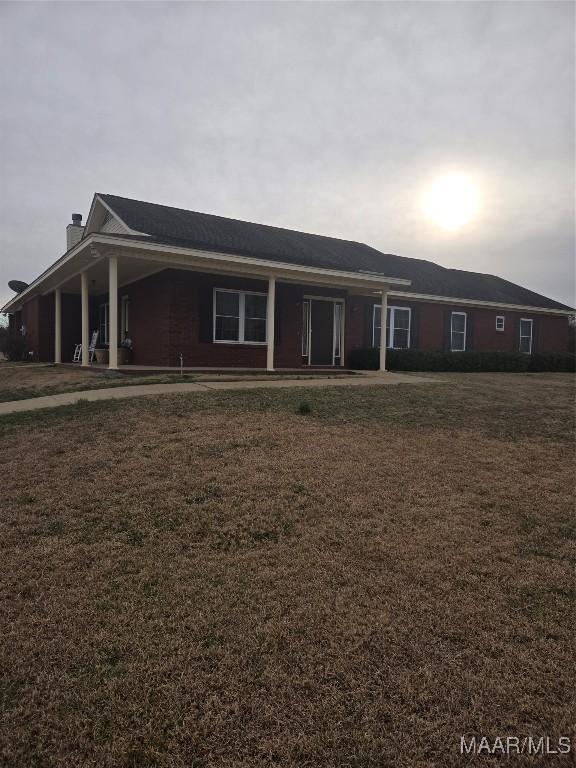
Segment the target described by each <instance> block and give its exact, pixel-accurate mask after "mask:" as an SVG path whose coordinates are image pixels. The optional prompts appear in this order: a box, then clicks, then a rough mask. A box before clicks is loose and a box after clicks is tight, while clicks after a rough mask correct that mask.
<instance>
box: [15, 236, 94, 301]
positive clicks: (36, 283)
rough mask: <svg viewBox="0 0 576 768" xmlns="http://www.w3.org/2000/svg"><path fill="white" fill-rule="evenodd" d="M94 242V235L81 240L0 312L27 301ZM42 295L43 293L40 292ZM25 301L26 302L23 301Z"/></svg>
mask: <svg viewBox="0 0 576 768" xmlns="http://www.w3.org/2000/svg"><path fill="white" fill-rule="evenodd" d="M92 242H93V235H88V237H86V238H84V239H83V240H80V242H79V243H76V245H75V246H74V247H73V248H70V250H69V251H66V253H65V254H63V255H62V256H60V258H59V259H57V260H56V261H55V262H54V264H52V265H51V266H49V267H48V268H47V269H45V270H44V272H42V273H41V274H40V275H38V277H37V278H36V280H33V281H32V282H31V283H30V285H29V286H28V288H26V290H24V291H22V293H17V294H16V296H14V297H13V298H12V299H10V301H8V302H7V303H6V304H4V306H3V307H2V308H1V309H0V312H10V309H11V308H12V307H13V306H14V305H16V304H19V303H24V301H26V299H25V297H26V296H29V297H32V296H33V295H34V294H35V289H36V288H39V287H40V285H41V284H42V283H43V281H44V280H47V279H48V278H49V277H51V276H52V275H53V274H54V273H55V272H57V271H58V270H59V269H60V268H61V267H63V266H64V265H65V264H68V262H70V261H71V260H72V259H73V258H74V257H75V256H77V255H78V254H79V253H80V252H81V251H83V250H84V249H85V248H86V247H87V246H88V245H91V244H92ZM39 293H41V291H39ZM23 300H24V301H23Z"/></svg>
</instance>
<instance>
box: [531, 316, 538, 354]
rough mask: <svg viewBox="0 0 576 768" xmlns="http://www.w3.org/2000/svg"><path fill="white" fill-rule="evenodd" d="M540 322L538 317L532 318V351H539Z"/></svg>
mask: <svg viewBox="0 0 576 768" xmlns="http://www.w3.org/2000/svg"><path fill="white" fill-rule="evenodd" d="M539 330H540V322H539V319H538V318H537V317H534V318H532V353H534V352H538V331H539Z"/></svg>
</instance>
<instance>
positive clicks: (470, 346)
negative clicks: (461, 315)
mask: <svg viewBox="0 0 576 768" xmlns="http://www.w3.org/2000/svg"><path fill="white" fill-rule="evenodd" d="M465 349H466V352H473V351H474V314H473V313H472V312H467V313H466V345H465Z"/></svg>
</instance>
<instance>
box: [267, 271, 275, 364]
mask: <svg viewBox="0 0 576 768" xmlns="http://www.w3.org/2000/svg"><path fill="white" fill-rule="evenodd" d="M275 303H276V278H275V277H269V278H268V312H267V323H266V338H267V341H268V349H267V355H266V368H267V370H269V371H273V370H274V307H275Z"/></svg>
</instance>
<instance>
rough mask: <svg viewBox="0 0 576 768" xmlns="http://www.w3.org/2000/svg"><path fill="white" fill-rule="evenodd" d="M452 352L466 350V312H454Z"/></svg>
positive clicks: (452, 320)
mask: <svg viewBox="0 0 576 768" xmlns="http://www.w3.org/2000/svg"><path fill="white" fill-rule="evenodd" d="M450 350H451V351H452V352H464V351H465V350H466V312H452V315H451V317H450Z"/></svg>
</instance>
